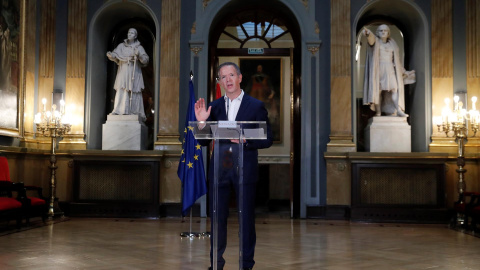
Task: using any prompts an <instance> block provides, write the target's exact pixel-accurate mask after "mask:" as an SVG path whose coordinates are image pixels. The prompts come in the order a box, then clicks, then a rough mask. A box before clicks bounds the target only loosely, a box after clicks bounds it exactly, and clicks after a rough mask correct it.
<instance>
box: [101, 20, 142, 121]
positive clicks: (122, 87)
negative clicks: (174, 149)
mask: <svg viewBox="0 0 480 270" xmlns="http://www.w3.org/2000/svg"><path fill="white" fill-rule="evenodd" d="M107 57H108V59H110V60H112V61H113V62H115V63H117V65H118V71H117V77H116V78H115V85H114V87H113V88H114V89H115V91H116V92H117V93H116V94H115V104H114V108H113V111H112V113H111V114H113V115H122V114H130V115H132V114H133V115H139V116H140V117H141V119H142V120H143V121H145V119H146V117H145V110H144V108H143V96H142V90H143V89H144V88H145V85H144V84H143V76H142V70H141V67H144V66H146V65H147V64H148V60H149V58H148V55H147V54H146V53H145V49H144V48H143V47H142V45H140V42H139V41H138V39H137V30H136V29H135V28H130V29H129V30H128V34H127V39H125V41H124V42H123V43H120V44H119V45H118V46H117V48H116V49H115V50H114V51H113V52H107Z"/></svg>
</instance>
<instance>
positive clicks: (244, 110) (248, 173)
mask: <svg viewBox="0 0 480 270" xmlns="http://www.w3.org/2000/svg"><path fill="white" fill-rule="evenodd" d="M209 106H212V110H211V112H210V117H209V118H208V120H207V121H227V120H228V118H227V113H226V108H225V99H224V97H221V98H219V99H217V100H215V101H213V102H211V103H210V104H209ZM235 120H236V121H266V122H267V139H266V140H247V143H246V144H244V148H243V182H244V183H245V184H248V183H256V182H257V180H258V149H261V148H268V147H270V146H271V145H272V143H273V135H272V129H271V128H270V123H269V121H268V112H267V109H265V105H264V104H263V102H262V101H260V100H258V99H256V98H253V97H251V96H248V95H247V94H244V95H243V98H242V103H241V104H240V108H239V109H238V113H237V117H236V118H235ZM209 142H210V141H209V140H199V143H200V144H201V145H203V146H207V145H208V144H209ZM229 143H230V142H229V141H222V145H226V144H229ZM231 144H232V148H234V146H238V145H237V144H234V143H231ZM214 162H215V157H214V155H212V160H211V162H210V166H209V167H210V169H209V173H208V177H209V179H212V180H213V173H214V164H215V163H214Z"/></svg>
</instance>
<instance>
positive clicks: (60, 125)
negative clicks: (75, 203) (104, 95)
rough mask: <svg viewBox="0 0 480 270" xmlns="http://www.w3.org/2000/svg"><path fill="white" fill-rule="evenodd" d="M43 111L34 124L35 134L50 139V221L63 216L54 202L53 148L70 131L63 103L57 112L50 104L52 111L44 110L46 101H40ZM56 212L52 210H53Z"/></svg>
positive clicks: (55, 160)
mask: <svg viewBox="0 0 480 270" xmlns="http://www.w3.org/2000/svg"><path fill="white" fill-rule="evenodd" d="M42 104H43V109H42V112H39V113H37V114H36V115H35V119H34V123H35V125H36V126H37V132H38V133H41V134H42V135H43V136H45V137H50V138H51V143H52V145H51V149H50V167H49V168H50V170H51V176H50V205H49V209H48V217H49V218H50V219H52V218H53V217H54V216H55V215H63V213H62V212H61V211H60V210H59V209H60V208H59V207H58V205H55V204H56V203H58V201H57V202H56V182H57V181H56V170H57V168H58V167H57V165H56V163H57V158H56V153H55V148H56V145H57V138H61V137H63V135H65V134H67V133H68V132H69V131H70V128H71V124H70V120H69V118H68V117H67V115H66V114H65V101H64V100H63V99H62V100H60V110H57V105H56V104H52V110H51V111H47V110H46V104H47V99H45V98H43V99H42ZM55 207H56V208H57V209H58V210H54V208H55Z"/></svg>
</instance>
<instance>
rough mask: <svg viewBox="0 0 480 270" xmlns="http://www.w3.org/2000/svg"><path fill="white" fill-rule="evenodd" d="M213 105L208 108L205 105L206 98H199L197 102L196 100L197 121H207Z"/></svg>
mask: <svg viewBox="0 0 480 270" xmlns="http://www.w3.org/2000/svg"><path fill="white" fill-rule="evenodd" d="M211 109H212V106H209V107H208V110H207V109H206V106H205V99H203V98H199V99H198V100H197V102H195V117H196V118H197V121H206V120H207V119H208V117H209V116H210V111H211Z"/></svg>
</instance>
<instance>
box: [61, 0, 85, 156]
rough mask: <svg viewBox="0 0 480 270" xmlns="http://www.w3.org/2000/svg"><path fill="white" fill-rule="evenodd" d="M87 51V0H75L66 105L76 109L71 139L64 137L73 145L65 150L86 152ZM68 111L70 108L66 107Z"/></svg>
mask: <svg viewBox="0 0 480 270" xmlns="http://www.w3.org/2000/svg"><path fill="white" fill-rule="evenodd" d="M86 49H87V1H86V0H76V1H69V2H68V25H67V78H66V89H65V90H64V93H65V97H64V98H65V103H66V104H67V105H72V104H73V105H74V106H75V107H74V108H75V110H74V109H71V110H70V111H67V113H68V114H70V115H71V116H72V118H73V119H75V120H76V121H74V123H73V124H72V129H71V131H70V134H71V135H69V136H65V137H64V140H63V143H64V144H65V143H67V142H69V143H71V144H72V146H64V147H65V148H68V149H71V148H75V149H78V147H79V145H81V148H80V149H86V146H87V144H86V142H85V141H84V135H85V132H84V130H83V127H84V115H85V110H84V108H85V66H86ZM67 109H68V108H67Z"/></svg>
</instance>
